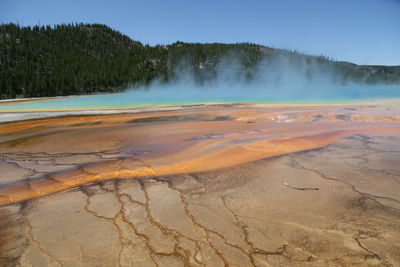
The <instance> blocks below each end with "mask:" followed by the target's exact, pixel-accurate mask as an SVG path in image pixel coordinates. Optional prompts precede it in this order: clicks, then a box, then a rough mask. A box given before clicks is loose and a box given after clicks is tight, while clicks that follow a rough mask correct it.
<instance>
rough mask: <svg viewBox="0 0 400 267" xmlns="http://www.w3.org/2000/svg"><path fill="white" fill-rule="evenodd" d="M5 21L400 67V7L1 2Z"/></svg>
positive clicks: (224, 1)
mask: <svg viewBox="0 0 400 267" xmlns="http://www.w3.org/2000/svg"><path fill="white" fill-rule="evenodd" d="M0 22H1V23H9V22H14V23H19V24H21V25H24V26H27V25H35V24H41V25H47V24H50V25H54V24H60V23H69V22H84V23H101V24H106V25H108V26H110V27H111V28H113V29H116V30H118V31H120V32H122V33H124V34H126V35H128V36H130V37H131V38H133V39H135V40H138V41H140V42H142V43H144V44H150V45H155V44H169V43H173V42H175V41H178V40H179V41H184V42H224V43H236V42H252V43H258V44H262V45H266V46H270V47H276V48H285V49H294V50H297V51H300V52H304V53H307V54H313V55H321V54H322V55H325V56H329V57H331V58H333V59H335V60H343V61H350V62H354V63H356V64H369V65H400V0H303V1H301V0H275V1H273V0H264V1H261V0H246V1H244V0H243V1H238V0H230V1H229V0H170V1H167V0H131V1H129V0H126V1H118V0H113V1H111V0H110V1H104V0H95V1H91V0H0Z"/></svg>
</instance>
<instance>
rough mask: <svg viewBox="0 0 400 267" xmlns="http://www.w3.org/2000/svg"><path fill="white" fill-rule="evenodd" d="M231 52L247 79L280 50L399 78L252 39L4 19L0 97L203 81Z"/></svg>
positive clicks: (381, 69) (396, 73)
mask: <svg viewBox="0 0 400 267" xmlns="http://www.w3.org/2000/svg"><path fill="white" fill-rule="evenodd" d="M232 55H234V57H235V58H239V65H240V66H241V68H243V74H244V77H245V78H246V79H252V77H253V75H254V73H255V71H256V66H257V65H258V64H259V63H260V62H261V61H262V60H265V59H268V58H272V57H276V56H277V55H281V56H285V57H288V58H289V59H290V61H291V62H294V64H295V63H296V62H304V61H306V62H312V63H317V64H319V65H321V66H328V67H329V68H331V69H333V70H334V71H335V72H336V73H338V74H339V75H340V77H341V79H343V80H344V81H346V80H361V79H364V80H366V81H367V82H369V83H376V82H385V83H400V78H399V77H400V68H399V67H385V66H358V65H355V64H351V63H347V62H336V61H333V60H332V59H329V58H326V57H324V56H310V55H304V54H301V53H298V52H295V51H287V50H282V49H274V48H268V47H264V46H260V45H257V44H251V43H240V44H222V43H211V44H200V43H183V42H176V43H173V44H170V45H156V46H149V45H143V44H142V43H140V42H138V41H134V40H132V39H131V38H129V37H128V36H126V35H124V34H122V33H120V32H118V31H115V30H113V29H111V28H109V27H108V26H106V25H102V24H82V23H76V24H61V25H55V26H49V25H47V26H32V27H31V26H26V27H22V26H20V25H18V24H2V25H0V98H15V97H42V96H60V95H76V94H93V93H98V92H113V91H118V90H121V89H124V88H127V87H135V86H139V85H148V84H149V83H151V82H152V81H154V80H158V81H159V82H162V83H168V82H171V81H173V80H174V79H176V78H177V77H178V76H179V72H180V69H181V68H184V69H186V70H187V69H189V70H190V72H191V73H192V74H193V76H194V77H195V79H196V81H197V82H199V83H204V82H206V81H208V80H210V79H213V78H215V77H216V76H217V75H218V73H217V72H218V64H219V63H220V62H221V61H222V60H223V59H224V58H227V57H230V56H232Z"/></svg>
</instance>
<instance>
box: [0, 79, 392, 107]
mask: <svg viewBox="0 0 400 267" xmlns="http://www.w3.org/2000/svg"><path fill="white" fill-rule="evenodd" d="M394 98H400V86H337V87H329V88H328V87H324V88H320V89H318V88H310V89H308V88H297V89H296V90H291V89H290V88H275V89H272V88H262V87H258V88H257V87H255V88H251V87H248V88H243V87H234V86H231V87H224V88H204V87H202V88H194V87H190V86H182V85H181V86H176V87H174V86H169V87H155V88H151V89H135V90H127V91H125V92H123V93H114V94H98V95H90V96H76V97H75V96H74V97H66V98H59V99H52V100H44V101H34V102H27V103H17V104H8V105H0V111H30V110H34V111H39V110H71V109H72V110H85V109H123V108H133V107H143V106H159V105H182V104H200V103H232V102H234V103H305V104H306V103H307V104H308V103H349V102H369V101H376V100H387V99H394Z"/></svg>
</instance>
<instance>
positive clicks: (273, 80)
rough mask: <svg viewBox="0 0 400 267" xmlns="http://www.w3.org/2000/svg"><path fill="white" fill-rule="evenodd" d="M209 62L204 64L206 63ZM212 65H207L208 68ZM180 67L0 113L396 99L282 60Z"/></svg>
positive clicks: (396, 93) (389, 92) (399, 93)
mask: <svg viewBox="0 0 400 267" xmlns="http://www.w3.org/2000/svg"><path fill="white" fill-rule="evenodd" d="M207 64H208V65H207ZM210 65H211V66H210ZM190 66H192V65H190V64H185V62H182V64H179V67H177V68H175V69H174V70H173V72H174V75H173V77H174V78H173V79H171V80H170V81H169V82H164V81H161V80H156V81H153V82H152V83H150V84H149V85H147V86H140V87H135V88H128V89H126V90H125V91H124V92H121V93H114V94H98V95H91V96H77V97H67V98H61V99H55V100H47V101H37V102H28V103H19V104H11V105H0V110H63V109H97V108H128V107H136V106H149V105H174V104H178V105H179V104H199V103H216V102H218V103H227V102H235V103H240V102H246V103H346V102H362V101H373V100H383V99H390V98H400V85H396V86H388V85H383V84H382V85H368V84H367V83H365V82H359V83H355V82H343V79H342V77H341V76H339V75H338V74H336V73H334V72H333V71H332V69H330V68H328V67H326V66H323V65H322V66H321V65H317V64H313V63H310V62H306V61H300V62H299V61H296V62H291V61H290V60H289V59H288V58H285V57H274V58H272V59H271V58H270V59H269V60H263V61H261V62H260V63H259V64H258V65H257V66H256V67H255V68H254V67H253V68H251V69H249V68H246V67H245V66H243V64H242V59H241V58H238V57H232V56H228V57H225V58H224V59H222V60H220V61H219V62H218V63H216V64H214V65H213V64H212V63H207V62H205V63H201V64H199V66H197V68H196V69H194V68H193V67H190Z"/></svg>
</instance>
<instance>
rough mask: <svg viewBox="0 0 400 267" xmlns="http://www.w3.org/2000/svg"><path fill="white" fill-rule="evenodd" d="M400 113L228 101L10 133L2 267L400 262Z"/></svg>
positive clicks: (0, 184)
mask: <svg viewBox="0 0 400 267" xmlns="http://www.w3.org/2000/svg"><path fill="white" fill-rule="evenodd" d="M398 114H400V108H399V106H398V105H375V106H366V105H360V106H355V107H352V108H351V109H350V108H349V107H347V106H339V107H336V106H335V107H329V106H328V107H326V106H322V107H315V106H311V107H304V108H298V107H272V108H265V107H254V106H237V107H225V106H223V107H213V108H209V107H206V108H202V109H195V110H189V111H178V112H170V113H168V112H167V113H166V114H164V113H163V114H159V113H156V112H155V113H151V114H135V115H121V116H90V117H76V118H67V119H51V120H37V121H28V122H15V123H8V124H3V125H2V129H1V130H0V134H1V135H0V141H1V143H0V159H1V162H0V164H1V165H0V205H1V206H0V265H1V266H399V265H400V252H399V251H400V167H399V166H400V128H399V121H400V117H399V116H398ZM68 120H69V121H68ZM288 185H289V186H288ZM307 188H316V189H318V190H307ZM300 189H304V190H300Z"/></svg>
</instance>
